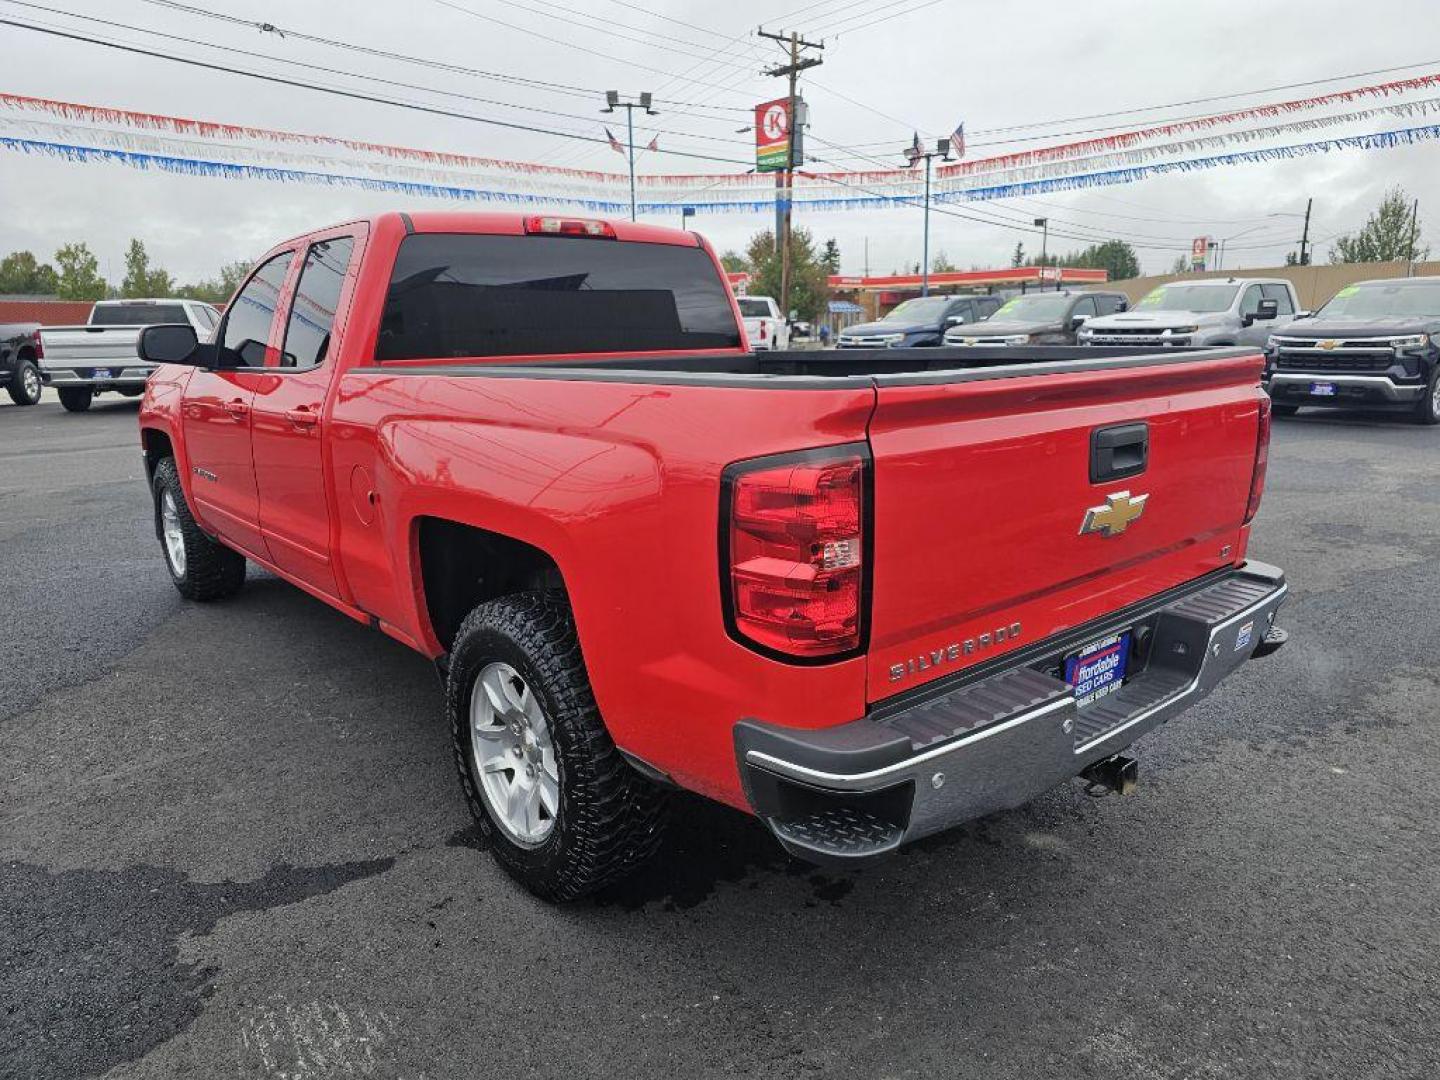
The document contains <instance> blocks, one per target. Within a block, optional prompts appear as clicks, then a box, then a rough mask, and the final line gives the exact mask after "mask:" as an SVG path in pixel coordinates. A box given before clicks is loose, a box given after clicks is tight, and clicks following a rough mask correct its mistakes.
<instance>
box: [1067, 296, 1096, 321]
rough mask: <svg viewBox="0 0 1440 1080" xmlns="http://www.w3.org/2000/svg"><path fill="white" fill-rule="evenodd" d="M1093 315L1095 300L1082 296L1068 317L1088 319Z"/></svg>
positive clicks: (1091, 297)
mask: <svg viewBox="0 0 1440 1080" xmlns="http://www.w3.org/2000/svg"><path fill="white" fill-rule="evenodd" d="M1094 314H1095V298H1094V297H1093V296H1082V297H1081V298H1080V300H1079V302H1077V303H1076V305H1075V307H1074V308H1073V309H1071V311H1070V317H1071V318H1072V319H1088V318H1090V316H1092V315H1094Z"/></svg>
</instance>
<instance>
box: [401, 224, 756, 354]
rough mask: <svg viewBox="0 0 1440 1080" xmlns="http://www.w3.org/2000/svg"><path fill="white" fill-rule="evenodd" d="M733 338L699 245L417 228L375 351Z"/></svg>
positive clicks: (706, 343)
mask: <svg viewBox="0 0 1440 1080" xmlns="http://www.w3.org/2000/svg"><path fill="white" fill-rule="evenodd" d="M739 343H740V328H739V327H738V326H737V325H736V322H735V316H734V313H733V311H732V309H731V307H730V291H729V288H728V287H727V286H726V284H725V280H724V278H722V277H721V276H720V275H719V274H718V273H717V272H716V270H715V264H714V263H713V262H712V261H711V259H710V256H709V255H708V254H707V253H706V252H705V251H704V250H703V249H701V248H698V247H681V246H679V245H675V244H639V243H624V242H620V241H616V240H601V239H590V238H580V237H573V238H572V237H564V236H480V235H461V234H453V235H452V234H428V235H427V234H423V233H420V234H416V235H414V236H408V237H406V238H405V240H404V242H403V243H401V245H400V252H399V254H398V255H397V256H396V258H395V268H394V270H393V272H392V273H391V277H390V289H389V292H388V293H387V294H386V297H385V307H384V310H383V312H382V314H381V317H380V337H379V341H378V342H377V344H376V349H375V353H376V358H377V359H379V360H403V359H412V358H430V357H434V358H444V357H462V356H463V357H469V356H476V357H483V356H525V355H531V356H554V355H564V354H580V353H597V352H618V353H625V352H644V351H653V350H657V349H723V348H734V347H736V346H738V345H739Z"/></svg>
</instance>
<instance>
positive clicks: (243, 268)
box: [174, 256, 738, 304]
mask: <svg viewBox="0 0 1440 1080" xmlns="http://www.w3.org/2000/svg"><path fill="white" fill-rule="evenodd" d="M737 258H738V256H737ZM252 265H254V264H253V263H251V262H248V261H247V260H245V259H238V260H236V261H235V262H228V263H226V264H225V265H224V266H222V267H221V268H220V276H219V277H218V278H205V279H203V280H201V281H197V282H194V283H193V284H190V285H181V286H180V287H179V288H178V289H176V290H175V292H174V295H176V296H183V297H185V298H187V299H189V300H203V301H205V302H206V303H207V304H223V303H225V302H226V301H227V300H229V299H230V297H232V296H234V295H235V290H236V289H238V288H239V287H240V282H242V281H244V280H245V275H246V274H248V273H249V272H250V267H251V266H252Z"/></svg>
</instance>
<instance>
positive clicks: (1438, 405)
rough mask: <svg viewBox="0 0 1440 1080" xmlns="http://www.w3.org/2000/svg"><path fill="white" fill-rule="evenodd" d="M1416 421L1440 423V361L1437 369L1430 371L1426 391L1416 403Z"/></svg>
mask: <svg viewBox="0 0 1440 1080" xmlns="http://www.w3.org/2000/svg"><path fill="white" fill-rule="evenodd" d="M1415 422H1416V423H1417V424H1426V425H1430V424H1440V363H1437V364H1436V365H1435V370H1434V371H1432V372H1431V373H1430V381H1429V382H1428V383H1427V384H1426V385H1425V393H1424V394H1423V395H1421V398H1420V400H1419V401H1418V402H1417V403H1416V405H1415Z"/></svg>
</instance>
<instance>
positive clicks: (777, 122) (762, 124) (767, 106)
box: [755, 98, 790, 172]
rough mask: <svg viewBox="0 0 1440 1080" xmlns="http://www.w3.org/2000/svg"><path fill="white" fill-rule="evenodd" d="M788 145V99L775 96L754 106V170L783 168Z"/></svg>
mask: <svg viewBox="0 0 1440 1080" xmlns="http://www.w3.org/2000/svg"><path fill="white" fill-rule="evenodd" d="M789 145H790V99H789V98H777V99H775V100H774V101H767V102H765V103H764V104H763V105H756V106H755V171H756V172H778V171H780V170H782V169H784V168H785V155H786V151H787V150H788V148H789Z"/></svg>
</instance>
